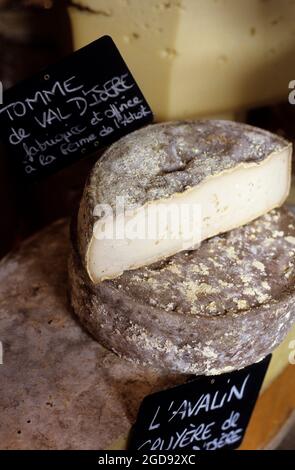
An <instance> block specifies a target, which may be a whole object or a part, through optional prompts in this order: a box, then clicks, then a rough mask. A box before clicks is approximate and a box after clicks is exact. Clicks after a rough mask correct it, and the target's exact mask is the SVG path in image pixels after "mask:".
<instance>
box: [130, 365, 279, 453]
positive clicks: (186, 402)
mask: <svg viewBox="0 0 295 470" xmlns="http://www.w3.org/2000/svg"><path fill="white" fill-rule="evenodd" d="M270 357H271V356H268V357H267V358H265V359H264V360H263V361H261V362H259V363H257V364H254V365H252V366H249V367H246V368H245V369H242V370H239V371H234V372H231V373H228V374H222V375H219V376H214V377H213V376H212V377H210V376H202V377H197V378H196V379H194V380H192V381H190V382H188V383H186V384H184V385H180V386H178V387H174V388H171V389H169V390H165V391H162V392H158V393H154V394H153V395H149V396H147V397H146V398H145V399H144V400H143V402H142V404H141V406H140V409H139V413H138V417H137V422H136V424H135V426H134V428H133V430H132V433H131V436H130V448H131V449H132V450H141V451H149V450H152V451H164V450H165V451H170V452H173V451H177V450H178V451H179V450H183V451H187V450H190V451H198V450H218V449H236V448H237V447H239V446H240V444H241V442H242V440H243V436H244V434H245V431H246V428H247V425H248V422H249V419H250V417H251V413H252V411H253V408H254V405H255V402H256V399H257V397H258V394H259V390H260V387H261V384H262V382H263V379H264V376H265V373H266V370H267V367H268V364H269V361H270Z"/></svg>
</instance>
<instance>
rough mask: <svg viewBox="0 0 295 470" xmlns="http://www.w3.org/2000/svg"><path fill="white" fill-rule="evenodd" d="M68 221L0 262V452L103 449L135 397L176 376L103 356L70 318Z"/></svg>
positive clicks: (125, 425) (132, 412)
mask: <svg viewBox="0 0 295 470" xmlns="http://www.w3.org/2000/svg"><path fill="white" fill-rule="evenodd" d="M68 231H69V230H68V223H67V222H66V221H60V222H57V223H55V224H54V225H52V226H50V227H49V228H48V229H46V230H45V231H43V232H41V233H39V234H37V235H36V236H35V237H33V238H32V239H30V240H28V241H27V242H25V243H24V244H23V245H22V246H21V249H20V250H19V251H18V252H14V253H12V254H11V255H9V256H8V257H6V258H5V259H4V260H2V262H1V263H0V340H1V341H2V343H3V350H4V357H3V361H4V363H3V365H0V417H1V419H0V448H1V449H105V448H108V447H111V446H112V445H113V443H114V442H116V441H117V440H118V439H119V438H120V437H121V436H122V435H123V436H124V437H125V438H126V436H127V434H128V431H129V429H130V426H131V424H132V423H133V422H134V420H135V417H136V413H137V409H138V406H139V404H140V401H141V400H142V399H143V397H144V396H145V395H147V394H149V393H151V392H152V391H156V390H161V389H163V388H165V387H167V386H172V385H174V384H175V383H177V382H179V381H183V380H184V378H183V376H182V377H179V376H178V377H176V376H173V375H170V376H169V374H168V373H162V374H160V375H159V374H157V373H155V372H154V371H152V370H151V369H148V368H144V367H138V366H136V365H132V364H130V363H129V362H126V361H125V360H123V359H120V358H119V357H117V356H116V355H115V354H113V353H111V352H108V351H107V350H106V349H104V348H103V347H102V346H101V345H100V344H99V343H97V342H96V341H94V340H93V339H92V338H91V337H90V336H89V335H88V334H87V333H86V332H85V331H84V330H83V329H82V328H81V325H80V324H79V323H78V322H77V321H76V319H75V317H73V315H72V313H71V308H70V306H69V302H68V295H67V286H68V278H67V261H68V255H69V235H68Z"/></svg>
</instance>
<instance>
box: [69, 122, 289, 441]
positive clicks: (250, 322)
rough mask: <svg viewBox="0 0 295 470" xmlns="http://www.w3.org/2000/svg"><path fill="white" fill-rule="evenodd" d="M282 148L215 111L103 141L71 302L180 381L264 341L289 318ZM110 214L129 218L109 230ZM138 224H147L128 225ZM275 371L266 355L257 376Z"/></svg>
mask: <svg viewBox="0 0 295 470" xmlns="http://www.w3.org/2000/svg"><path fill="white" fill-rule="evenodd" d="M291 153H292V149H291V145H290V144H289V143H288V142H286V141H285V140H284V139H282V138H280V137H278V136H276V135H274V134H271V133H268V132H266V131H263V130H261V129H258V128H254V127H251V126H247V125H244V124H238V123H234V122H231V121H217V120H212V121H210V120H203V121H183V122H171V123H163V124H155V125H151V126H147V127H145V128H143V129H141V130H139V131H136V132H134V133H131V134H129V135H127V136H126V137H124V138H122V139H121V140H119V141H118V142H117V143H115V144H113V145H112V146H111V147H110V148H109V149H108V150H107V151H106V152H105V153H104V155H103V157H102V158H101V159H100V160H99V161H98V162H97V163H96V165H95V166H94V168H93V170H92V172H91V174H90V177H89V181H88V183H87V185H86V187H85V190H84V194H83V197H82V200H81V204H80V209H79V214H78V218H77V223H75V222H74V224H73V230H72V239H73V250H72V256H71V261H70V279H71V300H72V305H73V307H74V310H75V312H76V314H77V315H78V316H79V317H80V320H81V321H82V323H83V324H84V325H85V326H86V328H87V329H88V330H89V331H90V332H91V333H92V335H93V336H94V337H95V338H96V339H97V340H98V341H99V342H100V344H102V345H103V346H104V347H106V348H107V349H109V350H111V351H113V352H115V353H116V354H117V355H119V356H121V357H123V358H125V359H127V360H129V361H130V362H131V366H130V367H132V363H133V364H137V366H138V364H139V365H142V366H148V367H151V368H152V369H154V370H156V371H158V373H160V374H161V373H162V374H163V376H165V374H167V373H176V374H177V375H178V376H179V377H183V381H184V380H185V377H186V376H187V375H188V374H195V375H216V374H221V373H224V372H230V371H233V370H236V369H240V368H243V367H245V366H247V365H250V364H253V363H255V362H257V361H260V360H261V359H262V358H263V357H265V356H266V355H267V354H269V353H270V352H273V351H274V350H275V349H276V348H277V346H278V345H279V344H280V343H281V342H282V341H283V340H284V338H285V337H286V335H287V333H288V332H289V330H290V328H291V326H292V324H293V323H294V321H295V306H294V302H295V296H294V276H295V270H294V253H295V219H294V216H293V215H292V214H291V213H290V212H289V211H288V210H287V208H286V207H285V206H283V203H284V201H285V199H286V197H287V195H288V192H289V187H290V175H291ZM118 197H119V202H120V203H119V204H118ZM122 202H123V203H124V205H123V204H122ZM184 207H186V208H189V209H190V210H191V212H189V213H188V215H187V217H184V218H182V217H178V218H177V216H178V215H179V213H181V209H182V208H184ZM163 209H164V210H166V211H167V212H166V213H168V214H169V215H170V217H169V216H168V217H167V219H165V222H164V223H163V217H164V215H163V214H165V213H164V212H161V211H162V210H163ZM159 214H160V216H159ZM176 219H177V220H178V225H177V229H176V232H175V225H174V224H173V223H174V222H175V220H176ZM188 219H189V220H190V222H191V226H190V230H188V228H187V225H186V223H187V220H188ZM122 220H124V222H125V229H126V227H129V229H130V230H129V231H128V230H127V229H126V230H125V231H123V232H122V231H121V232H120V236H119V237H118V236H117V235H118V232H116V227H117V228H118V227H119V226H120V222H122ZM159 221H160V223H159ZM159 227H160V228H159ZM147 228H149V229H152V230H151V232H148V234H149V233H152V234H153V236H152V237H150V236H141V237H140V236H138V234H143V233H144V234H147V232H146V231H145V230H146V229H147ZM134 233H136V234H137V235H136V236H133V234H134ZM196 234H198V236H196ZM200 241H201V243H197V242H200ZM284 351H285V353H282V354H283V355H284V354H289V352H288V350H287V351H286V350H284ZM276 357H278V359H279V361H282V360H283V362H286V361H287V358H286V357H283V359H282V357H280V353H278V354H276V353H275V354H274V358H276ZM278 372H279V368H278V365H277V363H276V362H274V364H273V365H272V364H271V366H270V371H269V375H268V376H267V377H266V381H265V384H264V388H266V387H267V386H268V385H270V383H271V382H272V381H273V380H274V378H275V376H276V375H277V374H278ZM180 380H181V379H180ZM276 393H277V394H278V397H279V394H280V391H279V390H277V392H276ZM268 413H269V410H268ZM284 413H287V411H286V410H285V411H284ZM284 418H285V415H284ZM276 419H277V418H276ZM256 425H257V423H256ZM262 425H263V428H264V429H265V424H262V423H261V426H262ZM260 430H261V428H260V429H259V431H258V432H260ZM252 435H253V434H252ZM251 445H252V446H254V447H256V446H259V444H258V443H257V442H255V439H254V443H253V442H252V444H251Z"/></svg>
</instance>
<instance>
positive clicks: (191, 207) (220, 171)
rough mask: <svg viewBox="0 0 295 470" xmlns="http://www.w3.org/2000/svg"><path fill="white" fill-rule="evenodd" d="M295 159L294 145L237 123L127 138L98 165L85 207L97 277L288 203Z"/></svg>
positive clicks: (174, 127)
mask: <svg viewBox="0 0 295 470" xmlns="http://www.w3.org/2000/svg"><path fill="white" fill-rule="evenodd" d="M290 164H291V144H289V143H288V142H286V141H285V140H284V139H282V138H280V137H278V136H276V135H273V134H270V133H268V132H266V131H263V130H261V129H258V128H254V127H251V126H247V125H244V124H238V123H233V122H231V121H209V120H204V121H186V122H177V123H165V124H164V123H163V124H156V125H151V126H147V127H145V128H143V129H140V130H138V131H136V132H133V133H131V134H129V135H127V136H125V137H123V138H122V139H121V140H119V141H118V142H116V143H115V144H113V145H112V146H111V147H110V148H109V149H108V150H107V151H106V152H105V153H104V155H103V157H102V158H101V159H100V160H99V161H98V162H97V163H96V165H95V166H94V168H93V170H92V173H91V175H90V179H89V182H88V184H87V186H86V188H85V191H84V195H83V198H82V201H81V205H80V210H79V231H78V233H79V240H80V252H81V256H82V259H83V261H84V263H85V265H86V267H87V271H88V274H89V276H90V278H91V279H92V281H93V282H100V281H102V280H104V279H110V278H114V277H117V276H119V275H121V274H122V273H123V272H124V271H126V270H129V269H135V268H138V267H141V266H145V265H149V264H151V263H154V262H156V261H158V260H160V259H163V258H166V257H168V256H171V255H173V254H175V253H178V252H180V251H183V250H185V249H193V248H194V247H196V246H197V245H198V243H199V242H200V241H201V240H204V239H207V238H209V237H212V236H214V235H217V234H218V233H223V232H227V231H228V230H231V229H233V228H235V227H239V226H240V225H243V224H246V223H248V222H249V221H251V220H253V219H255V218H257V217H259V216H261V215H262V214H264V213H266V212H268V211H270V210H271V209H273V208H274V207H277V206H280V205H281V204H282V203H283V202H284V200H285V198H286V197H287V195H288V191H289V185H290V171H291V169H290ZM123 224H124V225H123ZM122 227H123V228H122Z"/></svg>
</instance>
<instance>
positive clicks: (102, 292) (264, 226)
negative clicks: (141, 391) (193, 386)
mask: <svg viewBox="0 0 295 470" xmlns="http://www.w3.org/2000/svg"><path fill="white" fill-rule="evenodd" d="M73 238H74V249H73V252H72V257H71V260H70V283H71V301H72V305H73V307H74V310H75V312H76V314H77V315H78V316H79V317H80V320H81V321H82V323H83V324H84V325H85V326H86V328H87V329H88V330H89V331H90V332H91V333H92V334H93V336H94V337H95V338H96V339H98V341H99V342H101V344H103V345H104V346H105V347H107V348H109V349H111V350H113V351H114V352H116V353H117V354H119V355H120V356H123V357H126V358H128V359H130V360H133V361H135V362H139V363H142V364H148V365H150V366H152V367H154V368H155V369H165V370H167V371H168V370H169V371H177V372H180V373H192V374H197V375H198V374H209V375H210V374H219V373H222V372H228V371H231V370H234V369H239V368H242V367H245V366H247V365H249V364H252V363H254V362H256V361H258V360H260V359H261V358H263V357H264V356H266V355H267V354H268V353H270V352H271V351H272V350H273V349H275V348H276V346H277V345H278V344H279V343H280V342H281V341H282V339H283V338H284V336H285V335H286V333H287V331H288V330H289V329H290V327H291V325H292V323H294V321H295V294H294V280H295V257H294V254H295V218H294V216H293V215H292V214H291V213H289V212H288V211H287V210H286V208H284V207H283V208H281V209H277V210H273V211H271V212H270V213H268V214H266V215H265V216H263V217H260V218H259V219H257V220H256V221H254V222H252V223H250V224H248V225H245V226H243V227H240V228H238V229H235V230H232V231H231V232H228V233H226V234H224V235H222V236H217V237H213V238H211V239H209V240H207V241H205V242H203V243H202V244H201V246H200V248H199V249H198V250H194V251H188V252H185V251H184V252H181V253H178V254H177V255H174V256H172V257H170V258H169V259H167V260H165V261H161V262H159V263H155V264H153V265H150V266H148V267H144V268H141V269H137V270H134V271H129V272H125V273H124V274H123V275H122V276H120V277H119V278H117V279H115V280H110V281H104V282H101V283H99V284H97V285H94V284H93V283H92V282H91V281H90V280H89V277H88V275H87V273H86V271H85V269H84V268H83V266H82V263H81V261H80V257H79V254H78V250H77V241H76V238H77V237H76V234H74V237H73Z"/></svg>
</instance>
